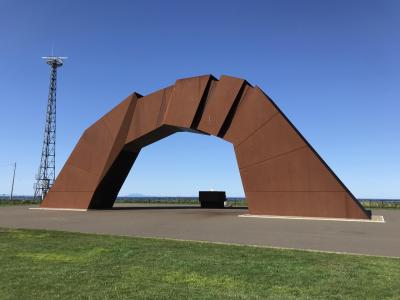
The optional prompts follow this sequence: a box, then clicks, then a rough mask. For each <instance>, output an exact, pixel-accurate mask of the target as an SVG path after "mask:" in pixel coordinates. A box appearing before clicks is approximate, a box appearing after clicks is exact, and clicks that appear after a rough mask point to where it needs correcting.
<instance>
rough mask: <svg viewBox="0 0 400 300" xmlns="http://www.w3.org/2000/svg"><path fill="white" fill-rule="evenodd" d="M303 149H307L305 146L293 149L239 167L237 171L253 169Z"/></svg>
mask: <svg viewBox="0 0 400 300" xmlns="http://www.w3.org/2000/svg"><path fill="white" fill-rule="evenodd" d="M303 148H307V145H304V146H301V147H298V148H295V149H293V150H290V151H287V152H284V153H280V154H277V155H274V156H271V157H268V158H266V159H263V160H260V161H257V162H255V163H252V164H248V165H247V166H244V167H240V168H239V169H240V170H243V169H246V168H249V167H254V166H256V165H259V164H261V163H264V162H266V161H269V160H272V159H275V158H278V157H281V156H285V155H287V154H290V153H292V152H296V151H298V150H301V149H303Z"/></svg>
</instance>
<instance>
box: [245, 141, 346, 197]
mask: <svg viewBox="0 0 400 300" xmlns="http://www.w3.org/2000/svg"><path fill="white" fill-rule="evenodd" d="M239 170H240V174H241V176H242V182H243V187H244V189H245V191H249V192H259V191H279V192H282V191H288V192H290V191H312V192H325V191H326V192H337V191H343V188H342V186H341V185H340V184H339V182H337V180H336V179H335V178H334V177H333V176H332V175H331V174H330V172H329V171H328V170H327V169H326V168H325V166H324V165H323V164H322V163H321V161H320V160H319V159H318V158H316V157H315V156H314V154H313V153H312V151H311V150H310V149H309V148H308V147H303V148H299V149H297V150H294V151H292V152H289V153H287V154H285V155H281V156H277V157H273V158H271V159H268V160H266V161H262V162H260V163H258V164H255V165H251V166H249V167H244V168H241V167H240V162H239Z"/></svg>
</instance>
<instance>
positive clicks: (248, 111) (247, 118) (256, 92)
mask: <svg viewBox="0 0 400 300" xmlns="http://www.w3.org/2000/svg"><path fill="white" fill-rule="evenodd" d="M277 113H278V111H277V110H276V108H275V106H274V105H273V104H272V103H271V102H270V101H266V100H265V95H264V93H263V92H262V91H261V90H260V89H259V88H249V89H247V90H246V92H245V94H244V95H243V97H242V100H241V101H240V103H239V106H238V108H237V110H236V113H235V115H234V116H233V118H232V122H231V125H230V127H229V129H228V130H227V132H226V134H225V135H224V136H223V138H224V139H225V140H227V141H229V142H231V143H232V144H234V145H237V144H240V143H241V142H243V141H244V140H245V139H246V138H247V137H249V136H250V135H251V134H253V133H254V132H255V131H256V130H257V129H258V128H259V127H261V126H262V125H263V124H264V123H265V122H268V121H269V119H270V118H272V117H273V116H274V115H275V114H277Z"/></svg>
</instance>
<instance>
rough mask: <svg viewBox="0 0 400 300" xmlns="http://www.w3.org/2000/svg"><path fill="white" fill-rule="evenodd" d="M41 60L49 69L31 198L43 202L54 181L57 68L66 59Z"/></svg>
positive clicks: (46, 58)
mask: <svg viewBox="0 0 400 300" xmlns="http://www.w3.org/2000/svg"><path fill="white" fill-rule="evenodd" d="M42 58H43V59H45V60H46V63H47V64H48V65H49V66H50V68H51V69H50V88H49V97H48V101H47V112H46V124H45V128H44V139H43V147H42V156H41V159H40V166H39V172H38V174H37V175H36V180H35V185H34V189H35V193H34V196H33V197H34V199H39V200H43V198H44V196H46V194H47V191H48V190H49V189H50V188H51V186H52V185H53V183H54V180H55V158H56V88H57V68H58V67H61V66H62V65H63V64H64V60H65V59H67V57H58V56H45V57H42Z"/></svg>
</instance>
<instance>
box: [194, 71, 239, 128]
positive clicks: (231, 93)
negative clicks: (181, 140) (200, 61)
mask: <svg viewBox="0 0 400 300" xmlns="http://www.w3.org/2000/svg"><path fill="white" fill-rule="evenodd" d="M245 84H246V82H245V80H243V79H239V78H235V77H230V76H221V78H220V80H219V81H218V82H217V83H216V84H215V87H213V88H212V91H211V92H210V96H209V97H208V99H207V102H206V105H205V108H204V112H203V115H202V117H201V121H200V123H199V126H198V127H197V128H198V129H199V130H201V131H204V132H207V133H209V134H212V135H215V136H217V135H218V133H219V132H220V130H221V127H222V125H223V124H224V121H225V119H226V117H227V116H228V113H229V111H230V109H231V108H232V105H234V101H235V100H237V101H238V100H240V99H237V97H240V96H241V94H239V92H240V91H241V90H243V89H244V85H245Z"/></svg>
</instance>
